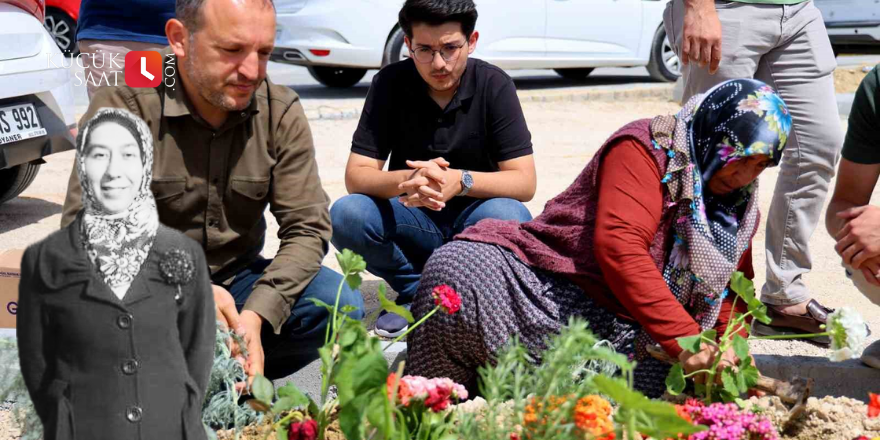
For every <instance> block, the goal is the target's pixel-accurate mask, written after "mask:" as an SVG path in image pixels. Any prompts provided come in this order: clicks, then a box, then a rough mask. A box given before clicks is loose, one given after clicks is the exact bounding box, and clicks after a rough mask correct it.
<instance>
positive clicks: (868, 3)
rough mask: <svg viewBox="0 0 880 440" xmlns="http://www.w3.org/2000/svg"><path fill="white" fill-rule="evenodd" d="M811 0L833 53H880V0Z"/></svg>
mask: <svg viewBox="0 0 880 440" xmlns="http://www.w3.org/2000/svg"><path fill="white" fill-rule="evenodd" d="M815 1H816V7H817V8H819V10H821V11H822V18H823V19H825V27H826V28H827V29H828V37H829V38H830V39H831V47H832V48H834V53H835V54H838V53H856V54H880V0H815Z"/></svg>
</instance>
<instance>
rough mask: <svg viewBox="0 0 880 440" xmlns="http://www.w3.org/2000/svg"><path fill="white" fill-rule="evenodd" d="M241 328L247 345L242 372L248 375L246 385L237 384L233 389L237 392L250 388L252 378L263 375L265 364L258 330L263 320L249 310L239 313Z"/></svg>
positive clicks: (261, 326)
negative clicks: (245, 359) (245, 360)
mask: <svg viewBox="0 0 880 440" xmlns="http://www.w3.org/2000/svg"><path fill="white" fill-rule="evenodd" d="M240 322H241V327H242V328H243V329H244V334H242V335H241V336H243V337H244V341H245V343H246V344H247V351H248V357H247V362H245V364H244V371H245V373H247V375H248V380H247V384H244V383H239V384H236V385H235V388H236V389H237V390H239V391H241V390H242V389H244V388H245V386H247V387H250V385H251V384H252V383H253V382H254V377H256V376H257V375H258V374H259V375H262V374H263V371H264V370H263V363H264V362H265V358H264V354H263V344H262V341H261V340H260V330H262V328H263V318H262V317H260V315H258V314H257V313H256V312H254V311H251V310H242V311H241V321H240Z"/></svg>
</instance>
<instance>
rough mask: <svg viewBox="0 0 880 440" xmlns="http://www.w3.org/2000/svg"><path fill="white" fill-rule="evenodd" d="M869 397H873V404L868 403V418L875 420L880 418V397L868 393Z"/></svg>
mask: <svg viewBox="0 0 880 440" xmlns="http://www.w3.org/2000/svg"><path fill="white" fill-rule="evenodd" d="M868 396H870V397H871V402H870V403H868V418H871V419H873V418H875V417H878V416H880V395H878V394H874V393H868Z"/></svg>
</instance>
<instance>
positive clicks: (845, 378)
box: [755, 354, 880, 403]
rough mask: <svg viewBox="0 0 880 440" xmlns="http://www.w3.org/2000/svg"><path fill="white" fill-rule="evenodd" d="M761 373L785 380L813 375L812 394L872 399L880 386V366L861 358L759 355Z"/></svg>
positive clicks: (756, 361)
mask: <svg viewBox="0 0 880 440" xmlns="http://www.w3.org/2000/svg"><path fill="white" fill-rule="evenodd" d="M755 363H757V364H758V369H759V370H761V374H764V375H766V376H769V377H774V378H777V379H782V380H791V379H792V378H794V377H795V376H799V377H810V378H813V380H814V381H815V384H814V385H813V392H812V394H811V395H812V396H815V397H823V396H834V397H841V396H843V397H850V398H853V399H856V400H860V401H862V402H865V403H867V402H868V393H869V392H876V391H878V390H880V370H876V369H874V368H871V367H869V366H867V365H865V364H863V363H862V362H861V361H859V360H858V359H851V360H848V361H844V362H831V361H830V360H828V359H827V358H824V357H818V356H782V355H771V354H759V355H755Z"/></svg>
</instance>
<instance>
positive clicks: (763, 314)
mask: <svg viewBox="0 0 880 440" xmlns="http://www.w3.org/2000/svg"><path fill="white" fill-rule="evenodd" d="M749 311H750V312H752V316H753V317H754V318H755V319H757V320H758V321H761V322H763V323H764V324H770V322H771V321H772V319H770V316H768V315H767V306H765V305H764V303H762V302H761V301H760V300H757V299H756V300H755V301H754V302H753V303H749Z"/></svg>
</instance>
